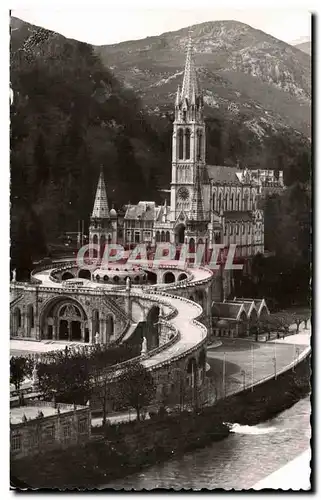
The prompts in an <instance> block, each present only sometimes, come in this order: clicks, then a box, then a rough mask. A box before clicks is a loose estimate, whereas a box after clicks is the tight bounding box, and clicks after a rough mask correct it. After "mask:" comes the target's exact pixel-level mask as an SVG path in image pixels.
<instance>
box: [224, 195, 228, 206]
mask: <svg viewBox="0 0 321 500" xmlns="http://www.w3.org/2000/svg"><path fill="white" fill-rule="evenodd" d="M224 210H228V206H227V193H225V197H224Z"/></svg>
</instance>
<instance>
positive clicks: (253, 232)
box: [90, 40, 283, 258]
mask: <svg viewBox="0 0 321 500" xmlns="http://www.w3.org/2000/svg"><path fill="white" fill-rule="evenodd" d="M174 110H175V118H174V123H173V135H172V179H171V185H170V203H169V204H168V201H167V200H166V201H165V203H164V205H161V206H157V205H156V203H155V202H153V201H140V202H139V203H138V204H137V205H128V206H127V207H126V212H125V216H124V220H123V223H124V229H123V231H122V237H121V238H119V234H118V242H119V243H120V244H124V245H128V246H130V245H132V244H138V243H148V244H150V245H151V246H152V247H153V246H155V245H156V244H157V243H159V242H170V243H173V244H176V245H178V246H179V245H181V244H183V243H185V244H188V245H189V246H190V247H191V248H194V247H195V245H197V244H198V243H204V244H205V245H207V247H211V246H212V245H213V244H215V243H220V244H224V245H225V246H226V247H228V246H229V245H230V244H236V245H237V252H238V256H239V257H243V258H246V257H250V256H253V255H255V254H257V253H263V252H264V213H263V211H262V210H261V209H260V208H259V204H258V201H259V198H260V197H261V196H262V195H264V194H265V190H266V189H267V188H268V186H270V188H272V187H273V188H278V189H281V188H282V187H283V176H282V172H280V173H279V174H278V178H276V177H275V174H274V172H273V171H267V170H255V171H249V170H247V169H245V170H241V169H240V168H239V167H238V166H235V167H226V166H218V165H207V164H206V124H205V120H204V102H203V96H202V92H201V89H200V87H199V83H198V79H197V73H196V67H195V63H194V58H193V48H192V44H191V40H189V45H188V49H187V56H186V64H185V71H184V77H183V84H182V87H181V88H180V87H179V88H178V89H177V94H176V99H175V103H174ZM98 198H99V199H100V203H102V200H104V203H105V209H104V213H105V214H108V206H107V201H106V200H107V194H106V191H105V185H104V182H103V180H102V173H101V174H100V178H99V182H98V188H97V194H96V200H95V207H96V205H97V204H98V201H97V200H98ZM102 212H103V209H102V207H101V208H100V209H99V210H97V209H94V211H93V216H94V213H98V214H99V217H96V218H93V219H92V220H93V221H95V220H98V221H99V220H103V216H102V215H103V214H102ZM108 217H109V216H107V215H105V219H104V220H105V221H106V224H107V225H108V224H109V225H111V227H112V229H111V231H110V232H109V233H108V231H107V232H106V231H105V230H104V231H101V230H100V233H99V234H98V233H97V230H96V228H95V227H94V224H93V223H92V224H91V226H90V242H93V243H95V242H96V243H97V242H100V241H102V242H105V241H106V240H108V238H109V241H114V239H115V235H116V233H117V218H118V217H117V214H116V213H115V212H114V211H113V215H112V214H111V213H110V218H108ZM98 225H99V224H98ZM99 227H100V226H99ZM107 233H108V234H107ZM99 238H100V239H99Z"/></svg>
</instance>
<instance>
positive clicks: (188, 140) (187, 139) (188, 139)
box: [185, 128, 191, 160]
mask: <svg viewBox="0 0 321 500" xmlns="http://www.w3.org/2000/svg"><path fill="white" fill-rule="evenodd" d="M190 157H191V131H190V129H189V128H187V129H186V130H185V159H186V160H189V159H190Z"/></svg>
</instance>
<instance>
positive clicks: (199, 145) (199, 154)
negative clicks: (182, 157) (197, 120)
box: [197, 130, 203, 160]
mask: <svg viewBox="0 0 321 500" xmlns="http://www.w3.org/2000/svg"><path fill="white" fill-rule="evenodd" d="M202 139H203V136H202V131H201V130H198V131H197V159H198V160H201V158H202Z"/></svg>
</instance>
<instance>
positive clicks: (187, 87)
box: [181, 32, 199, 103]
mask: <svg viewBox="0 0 321 500" xmlns="http://www.w3.org/2000/svg"><path fill="white" fill-rule="evenodd" d="M193 93H195V97H196V98H197V97H198V96H199V87H198V81H197V75H196V68H195V62H194V58H193V46H192V37H191V32H189V40H188V46H187V55H186V62H185V72H184V79H183V86H182V92H181V99H182V101H183V100H184V98H186V99H187V100H188V102H189V103H190V102H191V100H192V96H193Z"/></svg>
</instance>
